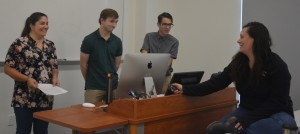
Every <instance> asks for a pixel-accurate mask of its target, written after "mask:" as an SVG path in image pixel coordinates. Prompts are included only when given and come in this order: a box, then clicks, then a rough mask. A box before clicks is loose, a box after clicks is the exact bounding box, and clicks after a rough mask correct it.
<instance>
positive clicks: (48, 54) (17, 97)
mask: <svg viewBox="0 0 300 134" xmlns="http://www.w3.org/2000/svg"><path fill="white" fill-rule="evenodd" d="M5 64H6V65H8V66H10V67H11V68H14V69H16V70H17V71H19V72H20V73H22V74H24V75H27V76H29V77H31V78H33V79H35V80H36V81H37V82H38V83H48V84H51V83H52V77H53V74H52V69H57V68H58V66H57V55H56V48H55V46H54V43H53V42H52V41H50V40H47V39H44V41H43V49H42V50H41V49H39V48H38V47H37V46H36V42H35V41H34V40H33V39H32V38H31V37H30V36H29V35H27V36H25V37H20V38H18V39H16V40H15V41H14V42H13V43H12V45H11V46H10V47H9V49H8V52H7V55H6V59H5ZM11 106H12V107H22V108H46V107H52V106H53V96H48V95H46V94H44V93H43V92H42V91H40V90H39V89H33V90H31V89H29V88H28V86H27V82H19V81H15V85H14V92H13V97H12V103H11Z"/></svg>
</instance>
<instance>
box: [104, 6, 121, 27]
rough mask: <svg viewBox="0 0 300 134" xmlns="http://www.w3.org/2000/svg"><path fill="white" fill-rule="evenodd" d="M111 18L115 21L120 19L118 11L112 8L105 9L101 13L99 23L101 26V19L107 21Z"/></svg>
mask: <svg viewBox="0 0 300 134" xmlns="http://www.w3.org/2000/svg"><path fill="white" fill-rule="evenodd" d="M109 17H113V18H114V19H118V18H119V14H118V12H117V11H116V10H114V9H111V8H106V9H103V10H102V11H101V13H100V18H99V23H100V24H101V19H103V20H106V19H107V18H109Z"/></svg>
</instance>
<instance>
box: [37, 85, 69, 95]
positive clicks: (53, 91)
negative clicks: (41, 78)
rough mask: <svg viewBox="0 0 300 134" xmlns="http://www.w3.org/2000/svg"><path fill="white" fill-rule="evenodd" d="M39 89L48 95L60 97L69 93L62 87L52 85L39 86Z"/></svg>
mask: <svg viewBox="0 0 300 134" xmlns="http://www.w3.org/2000/svg"><path fill="white" fill-rule="evenodd" d="M38 89H40V90H41V91H42V92H44V93H45V94H46V95H59V94H64V93H66V92H68V91H67V90H65V89H62V88H61V87H58V86H53V85H52V84H38Z"/></svg>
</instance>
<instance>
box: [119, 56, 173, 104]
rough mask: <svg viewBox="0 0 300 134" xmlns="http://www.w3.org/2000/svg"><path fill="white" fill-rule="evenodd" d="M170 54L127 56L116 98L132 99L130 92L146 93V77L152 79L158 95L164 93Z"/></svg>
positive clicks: (123, 64) (122, 67)
mask: <svg viewBox="0 0 300 134" xmlns="http://www.w3.org/2000/svg"><path fill="white" fill-rule="evenodd" d="M169 59H170V54H152V53H149V54H140V53H139V54H126V55H125V57H124V61H123V63H122V66H121V73H120V80H119V85H118V88H117V91H116V98H130V97H131V96H129V95H128V92H129V91H137V90H140V91H144V92H145V81H144V77H152V78H153V81H154V85H155V89H156V92H157V94H160V93H162V90H161V89H162V87H163V82H164V79H165V77H166V73H167V69H168V62H169Z"/></svg>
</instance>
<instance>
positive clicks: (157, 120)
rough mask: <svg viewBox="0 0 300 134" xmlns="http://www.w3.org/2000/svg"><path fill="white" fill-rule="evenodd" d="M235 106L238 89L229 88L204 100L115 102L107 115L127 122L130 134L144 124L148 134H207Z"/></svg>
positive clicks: (171, 98) (178, 97)
mask: <svg viewBox="0 0 300 134" xmlns="http://www.w3.org/2000/svg"><path fill="white" fill-rule="evenodd" d="M236 103H237V101H236V92H235V88H227V89H224V90H221V91H218V92H216V93H213V94H210V95H207V96H202V97H199V96H198V97H191V96H184V95H171V96H165V97H159V98H151V99H145V100H134V99H122V100H115V101H114V102H113V103H111V104H110V105H109V107H108V112H109V113H112V114H116V115H119V116H123V117H126V118H128V121H129V125H130V133H131V134H135V133H137V132H138V131H137V130H135V129H137V125H138V124H143V127H144V133H145V134H154V133H155V134H166V133H172V134H182V133H188V134H193V133H195V134H199V133H205V129H206V126H207V125H208V124H209V123H211V122H213V121H216V120H219V119H220V118H221V117H222V116H224V115H225V114H227V113H229V112H231V111H232V110H233V108H235V107H236Z"/></svg>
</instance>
